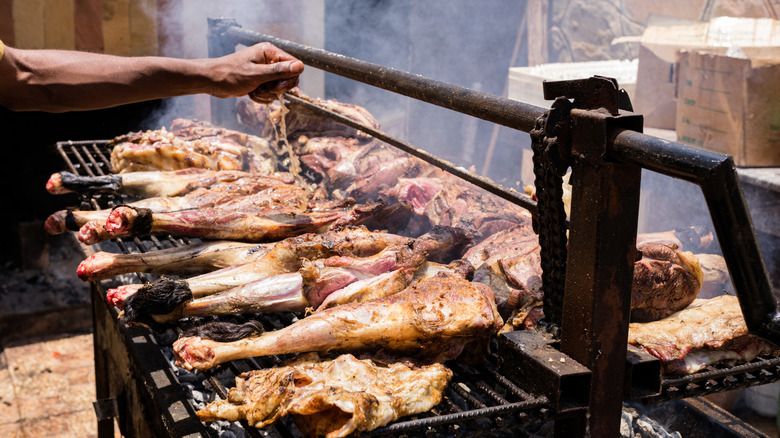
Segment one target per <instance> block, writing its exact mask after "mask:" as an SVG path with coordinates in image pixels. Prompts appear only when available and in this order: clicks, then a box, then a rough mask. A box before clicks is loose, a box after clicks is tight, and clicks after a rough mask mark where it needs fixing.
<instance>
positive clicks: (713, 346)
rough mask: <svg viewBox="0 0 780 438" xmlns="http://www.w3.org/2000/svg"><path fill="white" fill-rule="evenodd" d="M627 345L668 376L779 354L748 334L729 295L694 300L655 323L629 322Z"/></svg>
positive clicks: (740, 311) (737, 308) (736, 304)
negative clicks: (659, 364) (651, 358)
mask: <svg viewBox="0 0 780 438" xmlns="http://www.w3.org/2000/svg"><path fill="white" fill-rule="evenodd" d="M628 343H629V344H632V345H636V346H639V347H641V348H643V349H644V350H645V351H647V352H648V353H650V354H652V355H653V356H655V357H657V358H659V359H661V361H662V363H663V366H664V371H665V372H666V373H669V374H691V373H695V372H697V371H700V370H702V369H704V368H705V367H707V366H708V365H710V364H714V363H718V362H723V361H726V362H744V361H750V360H753V359H754V358H755V357H757V356H759V355H768V354H772V355H776V354H778V352H780V351H779V350H778V349H777V347H776V346H774V345H772V344H770V343H769V342H767V341H765V340H763V339H762V338H760V337H758V336H754V335H751V334H749V333H748V329H747V326H746V325H745V320H744V318H743V316H742V310H741V309H740V307H739V301H738V300H737V297H735V296H733V295H721V296H718V297H715V298H710V299H697V300H695V301H694V302H693V304H691V305H690V306H688V307H687V308H685V309H683V310H681V311H679V312H677V313H675V314H673V315H671V316H669V317H667V318H664V319H661V320H659V321H653V322H647V323H636V322H635V323H631V324H630V325H629V331H628Z"/></svg>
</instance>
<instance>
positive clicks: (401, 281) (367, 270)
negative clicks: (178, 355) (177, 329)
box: [125, 246, 426, 323]
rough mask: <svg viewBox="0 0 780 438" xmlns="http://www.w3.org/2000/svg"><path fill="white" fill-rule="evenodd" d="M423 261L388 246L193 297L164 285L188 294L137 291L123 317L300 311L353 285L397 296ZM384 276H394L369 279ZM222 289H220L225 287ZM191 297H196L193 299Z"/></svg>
mask: <svg viewBox="0 0 780 438" xmlns="http://www.w3.org/2000/svg"><path fill="white" fill-rule="evenodd" d="M425 262H426V260H425V255H424V254H422V253H420V251H414V250H412V249H411V248H410V247H407V246H403V247H388V248H385V249H384V250H383V251H382V252H380V253H378V254H376V255H374V256H369V257H362V258H360V257H344V256H335V257H329V258H326V259H320V260H314V261H307V260H303V263H302V267H301V268H300V269H299V270H298V271H297V272H295V273H287V274H276V275H269V273H268V272H267V271H265V272H264V271H254V272H250V273H247V277H251V274H252V273H254V274H256V276H257V277H258V278H259V279H258V280H252V281H249V282H243V283H241V284H240V285H237V286H236V287H233V288H229V289H227V290H223V291H220V292H216V293H208V294H206V293H205V292H203V291H199V294H198V295H197V296H195V294H194V293H192V292H191V291H190V293H189V294H187V289H188V287H187V285H186V284H180V282H173V283H172V284H171V283H169V284H168V285H169V286H171V287H172V289H171V290H172V293H173V294H174V295H181V294H187V295H188V296H187V297H183V298H186V299H178V298H177V297H170V298H169V297H166V298H165V299H163V300H160V299H158V298H159V297H160V295H154V293H155V292H154V289H153V288H149V289H142V290H141V291H139V292H138V293H136V294H134V295H132V296H130V297H129V298H128V299H127V300H126V302H125V317H126V319H127V320H128V321H132V322H144V323H150V322H152V321H155V322H158V323H167V322H172V321H176V320H178V319H181V318H187V317H192V316H210V315H226V314H240V313H271V312H303V311H304V310H306V309H307V308H312V309H316V308H318V307H319V306H320V305H321V304H322V303H323V301H325V300H326V299H327V298H328V297H329V296H330V295H331V294H332V293H334V292H336V291H339V290H340V289H343V288H345V287H347V286H350V285H353V284H355V283H361V282H363V283H364V284H363V285H360V286H359V287H358V289H360V290H363V289H366V288H368V287H374V288H376V289H375V290H373V291H371V292H372V293H373V294H374V295H373V296H375V297H380V296H386V295H392V294H395V293H398V292H400V291H401V290H403V289H404V288H406V286H407V285H408V284H409V283H410V282H411V281H412V279H413V278H414V277H415V275H416V274H417V272H419V271H420V270H422V269H424V268H425ZM386 273H396V274H398V275H396V276H385V277H383V278H381V279H377V281H370V280H372V279H374V277H376V276H379V275H382V274H386ZM380 280H381V281H380ZM221 285H222V286H224V283H223V284H221ZM356 287H357V286H356ZM353 289H354V288H353ZM366 295H368V294H367V293H366V292H363V293H359V292H351V293H349V294H341V297H342V299H341V300H340V301H337V302H334V304H339V303H344V302H349V301H352V300H355V301H357V300H359V299H364V298H363V297H364V296H366ZM193 297H197V298H196V299H194V300H193V299H192V298H193ZM331 301H333V300H331ZM177 303H181V304H177Z"/></svg>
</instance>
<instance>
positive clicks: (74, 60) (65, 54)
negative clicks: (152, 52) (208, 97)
mask: <svg viewBox="0 0 780 438" xmlns="http://www.w3.org/2000/svg"><path fill="white" fill-rule="evenodd" d="M211 63H214V60H209V59H200V60H190V59H176V58H162V57H119V56H110V55H102V54H95V53H87V52H74V51H61V50H16V49H12V48H6V53H5V57H4V59H3V61H2V65H0V105H2V106H5V107H7V108H10V109H12V110H40V111H50V112H59V111H68V110H89V109H99V108H107V107H111V106H115V105H121V104H126V103H133V102H140V101H144V100H151V99H158V98H166V97H174V96H181V95H185V94H194V93H208V92H210V88H211V87H212V84H213V81H214V79H213V78H211V77H210V74H211V73H212V72H211V68H210V67H211V66H210V64H211Z"/></svg>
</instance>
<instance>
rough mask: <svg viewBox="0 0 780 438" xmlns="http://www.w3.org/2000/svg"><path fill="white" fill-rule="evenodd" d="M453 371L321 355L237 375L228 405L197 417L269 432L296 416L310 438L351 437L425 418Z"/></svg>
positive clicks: (224, 403)
mask: <svg viewBox="0 0 780 438" xmlns="http://www.w3.org/2000/svg"><path fill="white" fill-rule="evenodd" d="M451 378H452V371H450V370H449V369H447V368H446V367H444V366H443V365H441V364H438V363H435V364H432V365H422V366H416V365H413V364H405V363H401V362H394V363H390V364H379V365H378V364H376V363H374V362H373V361H371V360H370V359H364V360H358V359H356V358H355V357H354V356H352V355H349V354H344V355H341V356H339V357H337V358H335V359H333V360H324V359H321V358H320V357H319V356H317V355H316V354H307V355H302V356H299V357H297V358H295V359H294V360H293V361H291V362H290V363H288V364H285V365H284V366H280V367H275V368H269V369H264V370H256V371H250V372H248V373H245V374H243V375H242V376H241V377H236V386H235V387H234V388H231V389H230V392H229V393H228V397H227V399H226V400H218V401H214V402H211V403H209V404H208V405H207V406H206V407H205V408H204V409H202V410H200V411H198V412H197V414H198V417H200V419H201V420H203V421H216V420H220V419H224V420H229V421H238V420H241V419H245V420H247V422H248V423H249V425H250V426H254V427H257V428H261V427H265V426H268V425H270V424H272V423H273V422H274V421H276V420H278V419H279V418H281V417H283V416H285V415H288V414H290V415H292V416H293V419H294V420H295V424H296V425H297V427H298V429H299V430H301V432H303V433H304V434H305V435H306V436H311V437H320V436H327V437H328V438H336V437H345V436H348V435H351V434H352V433H355V432H358V433H359V432H361V431H369V430H373V429H376V428H378V427H380V426H384V425H386V424H388V423H390V422H392V421H395V420H396V419H398V418H400V417H403V416H406V415H413V414H417V413H420V412H426V411H428V410H430V409H431V408H432V407H434V406H436V405H437V404H438V403H439V402H440V401H441V399H442V395H443V392H444V388H445V387H446V386H447V383H448V382H449V380H450V379H451Z"/></svg>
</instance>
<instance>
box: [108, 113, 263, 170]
mask: <svg viewBox="0 0 780 438" xmlns="http://www.w3.org/2000/svg"><path fill="white" fill-rule="evenodd" d="M111 144H112V145H113V150H112V152H111V169H112V171H113V172H114V173H126V172H138V171H153V170H178V169H185V168H189V167H197V168H202V169H210V170H246V171H252V172H257V173H261V174H271V173H273V172H275V171H276V167H277V165H276V158H275V156H274V154H273V153H272V152H271V147H270V145H269V143H268V142H267V141H266V140H265V139H262V138H260V137H256V136H251V135H247V134H244V133H241V132H238V131H231V130H228V129H224V128H217V127H214V126H211V125H209V124H206V123H203V122H196V121H191V120H183V119H177V120H174V122H173V124H172V126H171V132H169V131H167V130H166V129H165V128H162V129H159V130H155V131H152V130H149V131H146V132H137V133H130V134H127V135H123V136H120V137H117V138H115V139H114V140H112V142H111Z"/></svg>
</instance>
